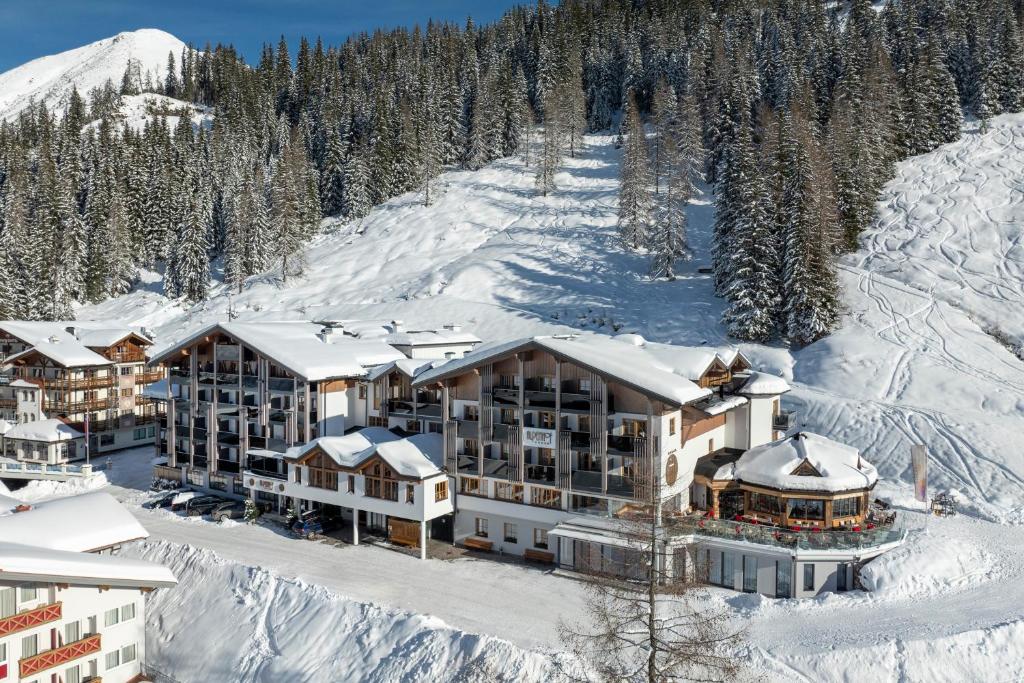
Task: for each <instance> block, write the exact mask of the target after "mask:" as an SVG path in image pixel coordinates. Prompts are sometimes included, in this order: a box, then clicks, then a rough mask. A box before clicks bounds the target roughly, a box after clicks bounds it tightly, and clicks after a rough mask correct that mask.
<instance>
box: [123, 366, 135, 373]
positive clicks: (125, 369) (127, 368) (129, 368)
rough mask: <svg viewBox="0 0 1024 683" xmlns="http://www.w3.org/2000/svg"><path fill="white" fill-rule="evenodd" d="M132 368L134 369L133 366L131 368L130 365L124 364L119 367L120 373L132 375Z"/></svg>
mask: <svg viewBox="0 0 1024 683" xmlns="http://www.w3.org/2000/svg"><path fill="white" fill-rule="evenodd" d="M134 370H135V368H133V367H132V366H130V365H126V366H124V367H123V368H121V374H122V375H132V374H134Z"/></svg>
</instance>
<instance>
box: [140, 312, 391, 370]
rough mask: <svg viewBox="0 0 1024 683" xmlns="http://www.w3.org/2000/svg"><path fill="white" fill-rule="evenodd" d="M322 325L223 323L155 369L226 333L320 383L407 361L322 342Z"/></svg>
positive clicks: (348, 342) (182, 343) (383, 349)
mask: <svg viewBox="0 0 1024 683" xmlns="http://www.w3.org/2000/svg"><path fill="white" fill-rule="evenodd" d="M322 329H323V327H322V326H321V325H317V324H315V323H310V322H301V321H299V322H235V321H232V322H220V323H214V324H213V325H209V326H207V327H204V328H202V329H201V330H199V331H198V332H195V333H193V334H191V335H189V336H188V337H186V338H184V339H182V340H179V341H177V342H175V343H173V344H171V345H170V346H167V347H164V348H163V349H161V350H160V351H159V352H158V353H156V354H155V355H154V356H153V358H152V360H151V361H150V362H151V363H158V362H161V361H164V360H167V358H168V357H170V356H171V355H172V354H174V353H177V352H179V351H181V350H182V349H186V348H188V347H190V346H192V345H193V344H195V343H196V342H198V341H200V340H202V339H203V338H204V337H208V336H210V335H213V334H216V333H223V334H225V335H227V336H229V337H231V338H233V339H235V340H237V341H240V342H242V343H243V344H245V345H246V346H248V347H249V348H251V349H253V350H254V351H256V352H257V353H259V354H261V355H263V356H266V357H267V358H270V359H272V360H273V361H274V362H275V363H277V364H278V365H281V366H282V367H284V368H285V369H287V370H288V371H289V372H291V373H293V374H295V375H296V376H298V377H301V378H303V379H305V380H306V381H310V382H315V381H320V380H325V379H333V378H341V377H363V376H365V375H366V374H367V368H369V367H372V366H375V365H380V364H382V363H387V362H390V361H393V360H398V359H400V358H404V356H403V355H402V353H401V352H399V351H398V350H397V349H395V348H393V347H391V346H389V345H388V344H386V343H384V342H383V341H382V340H380V339H357V338H355V337H350V336H347V335H343V334H340V333H339V334H332V335H330V336H329V337H327V341H325V340H324V339H322V338H321V337H320V336H319V333H320V331H321V330H322Z"/></svg>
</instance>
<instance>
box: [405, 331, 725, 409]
mask: <svg viewBox="0 0 1024 683" xmlns="http://www.w3.org/2000/svg"><path fill="white" fill-rule="evenodd" d="M529 349H538V350H542V351H547V352H548V353H551V354H553V355H555V356H558V357H561V358H562V359H564V360H568V361H571V362H573V363H576V364H577V365H580V366H582V367H586V368H589V369H590V370H592V371H594V372H596V373H598V374H601V375H604V376H607V377H609V378H610V379H612V380H613V381H616V382H619V383H621V384H625V385H627V386H629V387H631V388H633V389H635V390H636V391H639V392H640V393H642V394H645V395H648V396H652V397H654V398H658V399H660V400H663V401H666V402H668V403H671V404H676V405H683V404H687V403H692V402H694V401H698V400H700V399H702V398H705V397H707V396H710V395H711V393H712V392H711V390H710V389H705V388H702V387H700V386H698V385H697V384H695V383H694V382H693V381H692V380H691V379H690V375H691V374H692V373H693V358H694V356H693V354H691V353H689V351H690V349H689V348H688V347H679V346H672V345H671V344H655V343H651V342H647V341H645V340H644V339H643V337H640V336H639V335H618V336H617V337H608V336H606V335H599V334H582V335H579V336H573V337H527V338H524V339H517V340H513V341H508V342H504V343H501V344H492V345H488V346H485V347H482V348H479V349H476V350H474V351H473V352H471V353H467V354H466V355H465V356H463V357H462V358H457V359H453V360H451V361H449V362H448V363H446V364H445V365H443V366H442V367H440V368H437V369H434V370H430V371H427V372H424V373H423V374H421V375H420V376H419V377H418V378H417V379H416V380H415V381H414V384H415V385H417V386H422V385H424V384H427V383H430V382H436V381H438V380H441V379H444V378H447V377H452V376H455V375H458V374H461V373H463V372H465V371H466V370H469V369H471V368H475V367H477V366H480V365H483V364H485V363H488V362H490V361H491V360H493V359H495V358H499V357H502V356H506V355H508V354H510V353H513V352H516V351H522V350H529Z"/></svg>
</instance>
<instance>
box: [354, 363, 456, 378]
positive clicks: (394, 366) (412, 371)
mask: <svg viewBox="0 0 1024 683" xmlns="http://www.w3.org/2000/svg"><path fill="white" fill-rule="evenodd" d="M447 362H448V359H447V358H402V359H399V360H393V361H391V362H390V363H384V364H383V365H378V366H377V367H375V368H372V369H371V370H370V372H369V373H368V374H367V375H366V379H368V380H370V381H371V382H372V381H374V380H377V379H380V378H381V377H383V376H384V375H386V374H388V373H390V372H391V371H392V370H397V371H398V372H400V373H402V374H403V375H405V376H406V377H409V378H410V379H415V378H416V377H418V376H419V375H420V374H422V373H424V372H426V371H427V370H433V369H434V368H439V367H441V366H442V365H444V364H445V363H447Z"/></svg>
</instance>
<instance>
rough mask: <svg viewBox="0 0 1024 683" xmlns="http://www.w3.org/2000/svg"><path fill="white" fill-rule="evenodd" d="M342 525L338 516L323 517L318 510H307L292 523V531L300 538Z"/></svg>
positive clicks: (310, 536) (309, 536)
mask: <svg viewBox="0 0 1024 683" xmlns="http://www.w3.org/2000/svg"><path fill="white" fill-rule="evenodd" d="M339 526H341V520H339V519H337V518H336V517H321V516H320V514H319V513H317V512H306V513H304V514H303V515H302V516H301V517H299V519H297V520H295V523H294V524H292V527H291V531H292V533H293V534H295V535H296V536H298V537H300V538H312V537H313V536H314V535H315V534H322V533H324V532H325V531H332V530H334V529H337V528H338V527H339Z"/></svg>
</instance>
